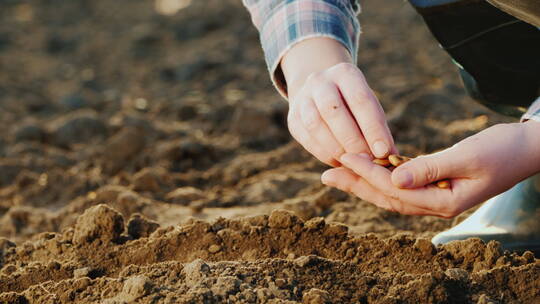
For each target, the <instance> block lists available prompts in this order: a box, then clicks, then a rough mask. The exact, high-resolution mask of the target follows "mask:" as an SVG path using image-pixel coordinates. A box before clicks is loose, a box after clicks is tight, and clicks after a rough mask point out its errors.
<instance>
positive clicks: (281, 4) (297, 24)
mask: <svg viewBox="0 0 540 304" xmlns="http://www.w3.org/2000/svg"><path fill="white" fill-rule="evenodd" d="M242 2H243V3H244V5H245V6H246V7H247V8H248V10H249V12H250V13H251V19H252V21H253V23H254V24H255V26H256V27H257V29H258V30H259V33H260V40H261V44H262V48H263V50H264V54H265V59H266V64H267V66H268V71H269V72H270V76H271V78H272V82H273V83H274V85H275V86H276V88H277V89H278V91H279V92H280V93H281V95H282V96H283V97H285V98H287V83H286V82H285V78H284V76H283V72H282V71H281V68H280V66H279V63H280V61H281V59H282V57H283V55H284V54H285V53H286V52H287V51H288V50H289V49H290V48H291V47H292V46H293V45H295V44H296V43H298V42H300V41H302V40H305V39H308V38H312V37H330V38H333V39H335V40H337V41H339V42H341V43H342V44H343V45H344V46H345V47H346V48H347V50H348V51H349V52H350V53H351V56H352V58H353V60H354V62H356V57H357V51H358V38H359V35H360V24H359V22H358V19H357V18H356V15H357V14H358V13H359V11H360V7H359V5H358V2H357V0H243V1H242Z"/></svg>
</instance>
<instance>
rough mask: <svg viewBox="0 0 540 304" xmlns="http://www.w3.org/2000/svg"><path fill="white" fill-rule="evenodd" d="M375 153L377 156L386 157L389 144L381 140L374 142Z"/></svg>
mask: <svg viewBox="0 0 540 304" xmlns="http://www.w3.org/2000/svg"><path fill="white" fill-rule="evenodd" d="M373 153H374V154H375V156H377V157H384V156H385V155H386V153H388V146H387V145H386V144H385V143H384V142H383V141H381V140H379V141H376V142H375V143H374V144H373Z"/></svg>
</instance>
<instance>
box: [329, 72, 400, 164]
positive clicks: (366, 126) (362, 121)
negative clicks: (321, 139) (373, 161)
mask: <svg viewBox="0 0 540 304" xmlns="http://www.w3.org/2000/svg"><path fill="white" fill-rule="evenodd" d="M336 68H337V67H336ZM341 69H342V70H343V71H340V75H339V76H338V77H337V81H336V83H337V84H338V86H339V89H340V91H341V94H342V95H343V97H344V98H345V100H347V105H348V106H349V109H350V111H351V113H352V114H353V116H354V118H355V120H356V121H357V122H358V125H359V126H360V130H361V132H362V134H363V135H364V138H365V139H366V141H367V143H368V144H369V147H370V149H371V151H372V152H373V155H375V156H376V157H377V158H384V157H386V156H387V155H388V154H389V153H390V152H395V151H396V149H395V146H394V140H393V138H392V134H391V133H390V129H389V128H388V125H387V123H386V117H385V115H384V111H383V109H382V107H381V105H380V103H379V101H378V100H377V97H376V96H375V94H373V91H372V90H371V89H370V88H369V85H368V84H367V82H366V80H365V78H364V76H363V74H362V72H361V71H360V70H359V69H358V68H356V67H355V66H354V65H343V67H342V68H341Z"/></svg>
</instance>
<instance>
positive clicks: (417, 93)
mask: <svg viewBox="0 0 540 304" xmlns="http://www.w3.org/2000/svg"><path fill="white" fill-rule="evenodd" d="M171 3H172V4H176V5H179V4H180V5H182V4H183V5H184V6H185V7H183V8H181V9H179V8H180V6H178V7H177V8H176V9H175V8H174V7H170V5H171ZM178 9H179V10H178ZM360 20H361V23H362V25H363V35H362V39H361V43H360V52H359V53H360V54H359V58H360V59H359V61H360V62H359V65H360V67H361V68H362V70H363V71H364V73H365V74H366V77H367V79H368V81H369V83H370V84H371V86H372V88H373V89H374V90H375V91H376V93H377V95H378V96H379V98H380V100H381V103H382V104H383V106H384V108H385V110H386V112H387V117H388V120H389V123H390V126H391V128H392V131H393V134H394V137H395V139H396V141H397V143H398V147H399V149H400V150H401V152H402V153H403V154H405V155H412V156H415V155H419V154H424V153H429V152H433V151H436V150H438V149H442V148H445V147H448V146H451V145H452V144H454V143H456V142H457V141H459V140H460V139H462V138H465V137H467V136H469V135H471V134H474V133H475V132H477V131H479V130H481V129H483V128H485V127H488V126H490V125H493V124H496V123H500V122H509V121H510V120H508V119H506V118H504V117H501V116H498V115H496V114H494V113H492V112H490V111H489V110H487V109H486V108H484V107H482V106H480V105H477V104H475V103H473V102H472V100H471V99H470V98H468V97H466V95H465V93H464V90H463V88H462V85H461V83H460V81H459V79H458V76H457V73H456V68H455V67H454V66H453V65H452V63H451V61H450V59H449V58H448V56H446V54H445V53H444V52H443V51H442V50H441V49H439V47H438V46H437V43H436V42H435V40H434V39H433V38H432V37H431V36H430V34H429V32H428V31H427V29H426V28H425V26H424V24H423V22H422V20H421V19H420V18H419V16H417V15H416V14H415V12H414V11H413V9H412V8H411V7H410V6H409V5H408V3H407V2H405V1H398V0H394V1H384V5H382V1H376V0H364V1H363V13H362V14H361V16H360ZM286 115H287V103H286V102H285V101H283V100H281V99H280V97H279V95H278V94H277V93H276V91H275V90H274V88H273V87H272V86H271V83H270V81H269V77H268V74H267V72H266V67H265V64H264V61H263V54H262V51H261V50H260V46H259V41H258V36H257V32H256V30H255V29H254V28H253V26H252V25H251V22H250V19H249V15H248V13H247V11H246V10H245V9H244V8H243V6H242V4H241V2H240V1H239V0H204V1H203V0H197V1H191V2H189V1H185V0H178V1H176V2H175V1H173V2H171V1H169V0H158V1H156V2H154V1H150V0H129V1H128V0H116V1H105V0H95V1H84V0H70V1H60V0H47V1H38V0H35V1H17V0H3V1H0V303H73V302H76V303H125V302H127V303H132V302H136V303H534V302H536V301H540V274H539V273H540V263H539V262H538V260H535V258H534V256H532V254H531V253H530V252H526V253H524V254H522V255H518V254H516V253H510V252H503V251H502V250H501V249H500V248H499V246H498V244H496V243H489V244H484V243H482V242H480V241H477V240H469V241H465V242H456V243H453V244H451V245H446V246H443V247H439V248H434V247H433V246H432V245H431V243H430V242H429V238H430V237H432V236H433V235H434V234H436V233H437V232H439V231H442V230H445V229H447V228H449V227H451V226H452V225H453V224H455V223H457V222H459V221H460V220H462V219H463V218H464V217H465V216H466V215H462V216H460V217H458V218H456V219H453V220H443V219H438V218H433V217H412V216H402V215H399V214H395V213H390V212H387V211H384V210H381V209H378V208H376V207H374V206H372V205H371V204H369V203H367V202H363V201H361V200H359V199H357V198H355V197H352V196H349V195H348V194H346V193H343V192H340V191H337V190H332V189H330V188H327V187H324V186H323V185H322V184H321V183H320V174H321V172H322V171H323V170H324V169H325V166H324V165H323V164H321V163H319V162H318V161H316V160H315V159H314V158H313V157H311V156H310V155H309V154H308V153H306V152H304V151H303V149H302V148H301V147H300V146H299V145H298V144H297V143H295V142H294V140H292V138H291V137H290V135H289V133H288V131H287V127H286V122H285V120H286Z"/></svg>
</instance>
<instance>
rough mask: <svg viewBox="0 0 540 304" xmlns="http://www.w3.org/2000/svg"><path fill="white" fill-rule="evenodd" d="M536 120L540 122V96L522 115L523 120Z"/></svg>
mask: <svg viewBox="0 0 540 304" xmlns="http://www.w3.org/2000/svg"><path fill="white" fill-rule="evenodd" d="M527 120H534V121H537V122H540V97H538V99H536V101H535V102H533V103H532V105H531V106H530V107H529V109H528V110H527V112H526V113H525V114H523V116H522V117H521V122H524V121H527Z"/></svg>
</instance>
